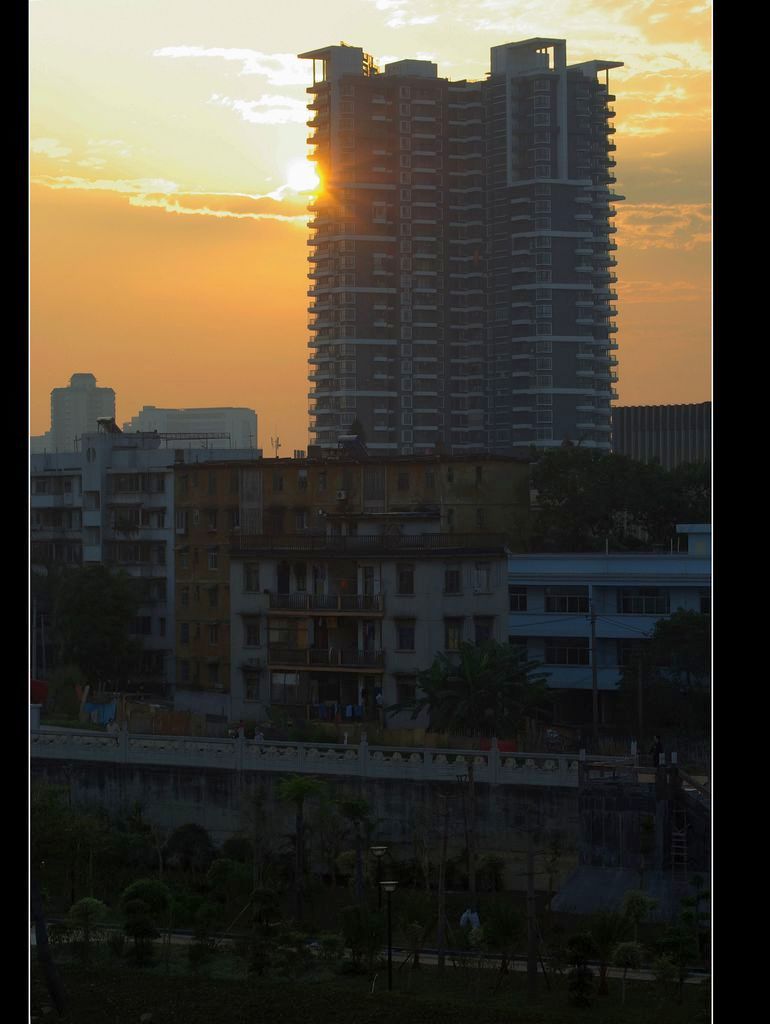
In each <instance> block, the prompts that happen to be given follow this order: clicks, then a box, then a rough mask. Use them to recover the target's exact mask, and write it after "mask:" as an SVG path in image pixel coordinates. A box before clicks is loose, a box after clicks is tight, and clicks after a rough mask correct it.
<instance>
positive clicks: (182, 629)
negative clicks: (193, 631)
mask: <svg viewBox="0 0 770 1024" xmlns="http://www.w3.org/2000/svg"><path fill="white" fill-rule="evenodd" d="M189 642H190V623H189V622H180V623H179V643H180V644H189Z"/></svg>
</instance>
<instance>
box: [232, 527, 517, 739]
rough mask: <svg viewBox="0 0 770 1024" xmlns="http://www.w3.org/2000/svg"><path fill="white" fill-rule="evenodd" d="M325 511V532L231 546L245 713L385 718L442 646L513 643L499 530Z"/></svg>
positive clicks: (238, 692) (238, 678) (237, 674)
mask: <svg viewBox="0 0 770 1024" xmlns="http://www.w3.org/2000/svg"><path fill="white" fill-rule="evenodd" d="M329 518H330V522H329V524H328V528H327V533H326V535H325V536H322V537H318V536H317V537H305V538H301V537H300V538H297V537H280V536H264V535H263V536H261V537H241V538H240V539H239V542H238V543H237V544H236V545H234V546H233V548H232V549H231V571H230V594H231V604H232V609H233V615H232V664H233V669H234V671H233V676H232V680H233V688H232V698H233V707H234V708H236V707H237V708H239V710H240V713H241V714H243V715H244V716H246V717H262V715H263V714H264V712H265V710H266V709H268V708H270V709H272V710H273V711H274V712H275V711H283V712H285V713H287V714H291V715H293V716H298V717H301V718H306V717H307V718H311V719H313V718H317V719H320V720H337V721H377V720H378V719H379V716H380V715H383V714H384V710H383V709H384V707H387V706H388V705H391V704H394V703H396V702H401V701H404V700H407V699H410V698H412V697H413V696H414V694H415V691H416V686H417V676H418V673H419V672H420V671H422V670H423V669H426V668H428V667H429V666H430V665H431V663H432V662H433V660H434V658H435V656H436V653H437V652H438V651H455V650H457V649H458V647H459V645H460V643H461V642H462V641H464V640H468V641H473V642H476V643H481V642H483V641H484V640H497V641H498V642H502V641H503V640H504V639H505V635H506V610H507V591H506V549H505V545H504V540H503V538H502V537H501V536H499V535H498V536H495V535H493V534H489V535H483V534H475V535H474V534H462V533H452V534H446V533H439V532H438V528H439V522H440V517H439V515H438V513H432V514H431V513H427V514H420V513H387V512H386V513H370V514H369V515H364V516H355V515H342V516H339V517H336V521H335V518H333V517H329ZM337 526H339V527H340V530H339V531H338V529H336V527H337ZM386 717H387V721H388V724H389V725H392V726H393V725H401V726H404V727H409V726H410V725H411V726H415V725H424V724H425V723H424V721H422V720H420V719H417V720H415V719H413V718H412V717H411V714H410V713H401V714H400V715H396V714H392V715H391V714H389V715H387V716H386Z"/></svg>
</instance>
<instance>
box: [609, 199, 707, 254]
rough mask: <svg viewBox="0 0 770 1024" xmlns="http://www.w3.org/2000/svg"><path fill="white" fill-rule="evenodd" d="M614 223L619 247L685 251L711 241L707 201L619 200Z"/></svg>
mask: <svg viewBox="0 0 770 1024" xmlns="http://www.w3.org/2000/svg"><path fill="white" fill-rule="evenodd" d="M616 224H617V228H618V242H619V245H620V247H621V249H676V250H677V251H679V252H689V251H692V250H693V249H695V248H696V247H697V246H699V245H708V244H710V242H711V207H710V205H709V204H708V203H636V204H633V203H622V204H621V205H620V206H619V207H618V213H617V217H616Z"/></svg>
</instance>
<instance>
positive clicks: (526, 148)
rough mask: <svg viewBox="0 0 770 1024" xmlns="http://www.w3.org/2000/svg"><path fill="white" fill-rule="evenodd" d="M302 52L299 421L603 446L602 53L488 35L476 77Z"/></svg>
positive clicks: (466, 446)
mask: <svg viewBox="0 0 770 1024" xmlns="http://www.w3.org/2000/svg"><path fill="white" fill-rule="evenodd" d="M300 56H301V57H303V58H307V59H310V60H312V61H313V85H312V86H310V88H309V89H308V92H309V93H310V96H311V102H310V110H311V111H312V116H311V120H310V121H309V122H308V124H309V125H310V127H312V128H313V134H312V136H311V138H310V139H309V142H310V143H311V144H312V147H313V150H312V154H311V159H313V160H314V161H315V162H316V164H317V168H318V172H319V176H320V178H321V182H322V184H321V187H320V189H319V193H318V195H317V197H315V198H314V200H313V203H312V205H311V208H310V209H311V211H312V212H313V214H314V220H313V222H312V224H311V237H310V239H309V243H308V244H309V245H310V247H311V249H310V256H309V260H310V268H309V269H310V273H309V275H308V276H309V279H310V283H311V286H310V289H309V295H310V298H311V304H310V317H311V323H310V324H309V327H310V330H311V332H312V333H313V338H312V340H311V341H310V343H309V345H310V359H309V363H310V376H309V379H310V381H311V390H310V395H309V397H310V416H311V422H310V433H311V440H314V441H315V443H316V444H319V445H322V446H324V447H330V446H336V444H337V438H338V436H339V435H340V434H345V433H347V432H349V430H350V426H351V425H352V423H353V421H354V420H356V419H357V420H358V421H359V423H360V425H361V426H362V427H363V432H364V436H365V439H366V442H367V446H368V448H369V449H370V450H372V451H375V452H376V451H378V450H379V451H383V452H402V453H405V454H409V453H413V452H414V453H420V452H430V451H434V450H435V449H436V446H440V447H443V448H444V449H445V450H447V451H452V452H457V453H460V452H463V451H468V452H472V451H494V452H500V453H504V452H510V451H512V450H514V451H515V450H520V449H522V448H525V449H526V448H528V447H529V446H530V445H535V446H537V447H550V446H555V445H558V444H560V443H561V442H562V441H563V440H565V439H570V440H572V441H573V442H580V443H582V444H583V445H584V446H585V447H595V448H601V449H607V450H608V449H609V447H610V432H611V427H610V402H611V401H612V399H613V398H615V397H617V396H616V394H615V392H614V390H613V387H612V385H613V382H614V381H615V380H616V379H617V377H616V374H615V371H614V367H615V365H616V363H617V359H616V358H615V355H614V350H615V349H617V343H616V341H615V332H616V330H617V328H616V326H615V325H614V324H613V322H612V321H613V317H614V316H615V313H616V308H615V306H614V305H613V303H614V300H615V299H616V297H617V296H616V293H615V291H614V290H613V289H614V284H615V281H616V276H615V273H614V269H613V268H614V266H615V262H616V261H615V258H614V255H613V250H614V249H615V248H616V245H615V243H614V242H613V241H612V236H613V234H614V232H615V228H614V227H613V226H612V218H613V216H614V215H615V209H614V206H613V203H614V202H615V201H616V200H619V199H622V198H623V197H622V196H619V195H617V194H615V193H614V192H612V191H611V186H612V185H613V184H614V182H615V178H614V177H613V175H612V168H613V166H614V163H615V161H614V160H613V158H612V151H613V150H614V149H615V145H614V143H613V142H612V141H611V139H612V135H613V133H614V131H615V129H614V128H613V127H612V117H613V115H614V111H613V109H612V107H611V106H610V104H611V102H612V100H613V99H614V97H613V96H612V95H610V92H609V69H610V68H616V67H620V66H621V65H620V63H619V62H617V61H598V60H595V61H587V62H584V63H580V64H572V65H568V64H567V61H566V43H565V41H564V40H563V39H528V40H525V41H524V42H518V43H508V44H505V45H503V46H495V47H492V51H491V56H492V61H491V72H490V74H489V75H488V77H487V78H486V79H485V80H484V81H458V82H450V81H448V80H447V79H444V78H439V77H438V75H437V67H436V65H435V64H433V63H431V62H430V61H425V60H401V61H397V62H395V63H393V64H388V65H386V66H385V67H384V69H383V71H382V72H380V71H379V70H378V69H377V67H376V66H375V64H374V61H373V60H372V58H371V57H370V56H369V55H368V54H365V53H364V51H363V50H362V49H360V48H359V47H354V46H346V45H344V44H341V45H339V46H329V47H326V48H323V49H320V50H313V51H310V52H308V53H303V54H300Z"/></svg>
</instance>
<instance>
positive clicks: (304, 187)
mask: <svg viewBox="0 0 770 1024" xmlns="http://www.w3.org/2000/svg"><path fill="white" fill-rule="evenodd" d="M286 184H287V185H288V186H289V188H291V189H293V190H294V191H295V192H313V191H314V190H315V189H317V188H318V186H319V185H320V184H321V180H320V178H319V177H318V175H317V174H316V171H315V168H314V167H313V165H312V164H309V163H308V162H307V160H292V162H291V163H290V164H289V166H288V167H287V168H286Z"/></svg>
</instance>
